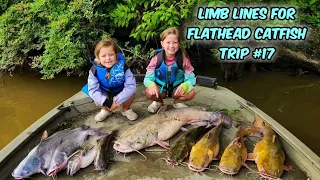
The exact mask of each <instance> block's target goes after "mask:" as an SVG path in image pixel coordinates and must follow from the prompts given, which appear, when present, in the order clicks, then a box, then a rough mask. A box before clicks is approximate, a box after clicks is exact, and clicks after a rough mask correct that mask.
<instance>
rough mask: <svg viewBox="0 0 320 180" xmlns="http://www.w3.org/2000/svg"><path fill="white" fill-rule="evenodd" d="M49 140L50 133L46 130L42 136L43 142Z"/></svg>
mask: <svg viewBox="0 0 320 180" xmlns="http://www.w3.org/2000/svg"><path fill="white" fill-rule="evenodd" d="M47 138H48V131H47V130H44V131H43V133H42V135H41V141H44V140H46V139H47Z"/></svg>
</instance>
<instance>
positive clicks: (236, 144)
mask: <svg viewBox="0 0 320 180" xmlns="http://www.w3.org/2000/svg"><path fill="white" fill-rule="evenodd" d="M246 135H247V132H246V131H245V129H244V128H243V127H242V126H240V127H239V129H238V131H237V134H236V137H235V138H234V139H233V140H232V141H231V142H230V143H229V145H228V146H227V147H226V149H225V150H224V152H223V154H222V156H221V159H220V163H219V169H220V171H221V172H223V173H225V174H229V175H234V174H237V173H238V172H239V170H240V168H241V167H242V166H243V165H244V166H246V167H248V166H247V165H246V164H245V162H246V160H247V156H248V152H247V148H246V146H245V144H244V136H246Z"/></svg>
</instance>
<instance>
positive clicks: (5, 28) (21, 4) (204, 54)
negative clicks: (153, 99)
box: [0, 0, 320, 79]
mask: <svg viewBox="0 0 320 180" xmlns="http://www.w3.org/2000/svg"><path fill="white" fill-rule="evenodd" d="M261 3H262V1H261V2H257V1H250V0H249V1H246V2H245V3H244V2H243V1H240V0H238V1H231V0H211V1H206V0H181V1H172V0H114V1H109V0H23V1H22V0H0V14H1V16H0V70H1V73H5V72H14V71H18V70H30V71H33V72H36V73H41V74H42V77H43V79H51V78H54V76H55V75H56V74H59V73H61V72H66V73H67V74H76V75H83V74H85V73H87V71H88V66H90V61H91V60H92V59H93V58H94V57H93V47H94V44H95V43H96V42H97V41H99V40H100V39H102V38H105V37H112V38H114V39H116V40H117V42H118V44H119V46H120V48H121V50H122V52H123V53H124V54H125V56H126V58H127V61H128V64H129V65H131V67H132V69H133V70H134V72H135V73H144V69H145V66H146V65H147V63H148V61H149V59H150V57H151V56H152V55H154V49H157V48H160V47H161V46H160V40H159V35H160V33H161V32H162V31H163V30H164V29H166V28H167V27H169V26H176V27H179V28H180V29H181V30H184V29H185V28H186V27H187V26H188V25H190V24H193V23H195V22H196V21H194V19H196V15H195V14H196V13H195V12H196V11H197V9H198V7H199V6H202V7H207V6H229V7H231V6H254V5H259V4H260V5H261ZM264 3H265V4H267V5H270V6H271V5H274V4H275V3H276V4H277V5H290V6H294V7H296V8H297V10H298V12H299V13H298V16H297V17H298V18H297V20H296V21H294V22H288V23H290V26H291V25H292V24H293V25H294V24H295V23H296V24H298V23H299V24H302V25H305V26H308V28H309V29H310V31H309V33H308V34H309V39H308V40H307V41H304V42H295V43H292V42H285V43H281V44H277V46H279V47H280V49H281V51H279V52H280V53H278V54H277V56H278V59H279V58H280V59H281V58H283V57H287V58H291V59H294V60H295V61H296V62H297V64H298V66H301V68H306V69H308V70H312V71H315V72H320V65H319V63H320V60H319V59H320V56H319V48H318V47H319V44H320V42H319V41H320V39H319V37H320V33H319V28H320V11H319V6H320V2H319V1H318V0H311V1H310V0H287V1H284V0H277V1H275V0H269V1H264ZM211 23H213V25H215V24H216V25H217V23H219V21H212V22H211ZM226 23H229V25H231V26H235V25H237V24H233V23H234V22H232V21H226ZM242 23H243V21H242ZM245 23H247V24H245V25H249V26H253V25H254V23H256V22H245ZM273 23H279V22H277V21H274V22H273ZM198 25H199V26H204V25H205V24H201V23H199V24H198ZM278 25H279V24H278ZM293 25H292V26H293ZM250 43H256V42H250ZM183 47H184V48H186V50H187V52H188V54H189V56H191V57H192V60H193V64H194V66H195V67H201V66H203V65H205V64H207V63H208V62H212V63H214V62H219V60H217V59H218V58H216V55H217V47H218V44H217V43H216V42H215V43H213V44H199V43H195V42H194V41H189V42H186V41H185V42H184V43H183ZM215 60H216V61H215ZM277 61H278V60H277ZM243 66H244V65H243V63H221V68H222V69H223V71H224V78H226V79H231V78H238V77H239V76H241V72H242V71H243Z"/></svg>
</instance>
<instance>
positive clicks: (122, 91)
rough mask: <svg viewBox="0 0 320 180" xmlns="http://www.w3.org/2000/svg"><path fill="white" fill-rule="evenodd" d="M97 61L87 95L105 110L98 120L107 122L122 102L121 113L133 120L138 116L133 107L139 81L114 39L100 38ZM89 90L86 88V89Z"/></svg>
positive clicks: (91, 70) (90, 78)
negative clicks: (131, 107) (137, 81)
mask: <svg viewBox="0 0 320 180" xmlns="http://www.w3.org/2000/svg"><path fill="white" fill-rule="evenodd" d="M94 54H95V57H96V59H95V61H94V62H93V66H92V67H91V69H90V71H89V77H88V86H87V92H88V93H87V94H88V95H89V96H90V97H91V98H92V99H93V100H94V102H95V103H96V105H97V106H98V107H100V108H101V111H100V112H99V113H98V114H97V115H96V116H95V120H96V121H103V120H104V119H106V118H107V117H108V116H110V115H111V114H112V111H113V110H115V109H116V108H118V107H119V106H120V105H121V104H122V111H121V114H122V115H123V116H125V117H127V118H128V119H129V120H132V121H133V120H136V119H137V118H138V115H137V114H136V113H135V112H134V111H133V110H132V109H130V106H131V104H132V102H133V100H134V98H135V92H136V80H135V77H134V75H133V74H132V72H131V71H130V69H129V68H128V66H127V65H126V64H125V59H124V57H123V55H122V54H121V53H118V49H117V45H116V44H115V42H113V41H112V40H111V39H107V40H102V41H100V42H99V43H98V44H97V45H96V47H95V50H94ZM84 91H86V89H84Z"/></svg>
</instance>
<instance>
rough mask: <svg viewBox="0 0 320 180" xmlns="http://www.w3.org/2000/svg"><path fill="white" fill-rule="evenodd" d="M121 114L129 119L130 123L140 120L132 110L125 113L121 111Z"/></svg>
mask: <svg viewBox="0 0 320 180" xmlns="http://www.w3.org/2000/svg"><path fill="white" fill-rule="evenodd" d="M121 114H122V115H123V116H125V117H126V118H128V119H129V120H130V121H134V120H137V119H138V114H137V113H135V112H133V110H132V109H128V110H127V111H125V112H123V111H121Z"/></svg>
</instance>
